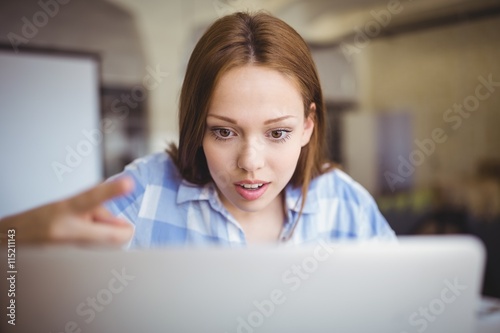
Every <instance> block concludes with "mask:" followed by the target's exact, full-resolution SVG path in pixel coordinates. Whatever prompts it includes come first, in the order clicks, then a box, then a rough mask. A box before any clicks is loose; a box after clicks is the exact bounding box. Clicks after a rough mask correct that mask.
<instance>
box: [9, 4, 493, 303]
mask: <svg viewBox="0 0 500 333" xmlns="http://www.w3.org/2000/svg"><path fill="white" fill-rule="evenodd" d="M258 9H264V10H267V11H269V12H271V13H272V14H274V15H276V16H278V17H280V18H282V19H283V20H285V21H286V22H287V23H289V24H290V25H291V26H292V27H294V28H295V29H296V30H297V31H298V32H299V33H300V34H301V35H302V36H303V37H304V38H305V40H306V41H307V42H308V43H309V45H310V47H311V50H312V53H313V56H314V58H315V61H316V63H317V66H318V71H319V74H320V78H321V82H322V86H323V89H324V95H325V99H326V103H327V106H328V115H329V123H328V128H329V151H330V155H331V158H332V159H334V160H335V161H337V162H339V163H340V164H341V165H342V167H343V168H344V169H345V170H346V171H347V172H348V173H349V174H350V175H352V176H353V177H354V178H355V179H356V180H358V181H359V182H360V183H361V184H362V185H363V186H365V187H366V188H367V189H368V190H369V191H370V192H371V193H372V194H373V195H374V197H375V198H376V199H377V201H378V203H379V207H380V209H381V211H382V212H383V214H384V215H385V216H386V218H387V219H388V221H389V223H390V224H391V225H392V227H393V228H394V230H395V231H396V232H397V233H398V234H400V235H404V234H436V233H472V234H476V235H478V236H479V237H481V238H482V239H483V240H484V241H485V243H486V245H487V248H488V253H489V259H488V260H489V262H488V272H487V280H486V283H485V292H486V293H487V294H491V295H495V296H497V297H500V286H499V285H498V283H495V282H494V281H500V271H499V269H500V265H498V263H500V259H499V258H500V249H499V246H498V245H496V244H499V243H500V242H498V240H499V238H500V217H499V216H500V131H499V130H498V128H499V127H500V126H499V125H500V110H499V109H500V60H499V59H500V39H499V38H498V36H497V35H498V31H499V29H500V1H494V0H437V1H436V0H419V1H410V0H401V1H397V0H356V1H352V0H350V1H347V0H346V1H331V0H312V1H305V0H304V1H301V0H272V1H259V0H213V1H212V0H204V1H201V0H185V1H181V0H178V1H170V0H168V1H161V0H145V1H134V0H107V1H104V0H87V1H81V0H71V1H69V0H59V1H56V0H45V1H44V0H41V1H26V0H21V1H3V2H2V3H1V4H0V43H1V44H3V47H4V48H7V49H9V52H14V54H20V53H23V52H31V51H30V50H38V51H43V52H45V51H50V52H53V51H54V50H55V51H58V52H63V53H64V52H66V53H68V55H69V54H71V53H72V52H85V53H90V54H95V55H96V56H97V57H98V58H99V62H100V63H99V66H100V69H101V72H100V76H101V78H100V85H99V87H97V88H98V91H99V94H100V104H101V107H100V110H99V113H100V117H101V119H107V122H106V123H101V125H103V126H104V125H106V124H107V125H110V126H107V127H106V128H104V127H99V129H100V130H101V131H102V133H103V134H104V138H103V141H102V148H103V153H102V161H103V170H102V177H103V178H104V177H107V176H109V175H112V174H114V173H116V172H119V171H120V170H121V169H122V168H123V165H125V164H126V163H128V162H130V161H131V160H132V159H134V158H136V157H139V156H142V155H145V154H148V153H150V152H155V151H161V150H163V149H164V148H165V147H166V143H167V142H169V141H176V137H177V103H178V99H179V91H180V87H181V84H182V80H183V75H184V71H185V68H186V64H187V61H188V58H189V55H190V53H191V51H192V49H193V47H194V45H195V43H196V41H197V40H198V38H199V37H200V36H201V34H202V33H203V31H204V30H205V29H206V28H207V27H208V26H209V25H210V23H211V22H213V21H214V20H215V19H217V18H218V17H220V16H222V15H225V14H228V13H231V12H234V11H237V10H258ZM50 52H49V53H50ZM27 74H29V73H27ZM44 79H46V80H50V78H44ZM54 94H57V92H54ZM27 98H28V97H27ZM13 112H15V110H8V109H5V108H3V107H2V106H1V105H0V113H1V114H0V119H7V118H8V117H9V116H10V114H12V113H13ZM47 112H49V111H47ZM111 125H112V126H111ZM40 126H43V121H42V122H41V123H40ZM82 130H84V128H82ZM86 130H91V129H86ZM0 135H2V137H1V138H0V139H1V140H2V141H5V140H10V139H12V138H7V137H5V135H6V134H5V133H2V134H0ZM82 139H85V137H84V136H83V135H82ZM14 143H15V142H14ZM67 144H68V145H72V144H74V143H71V142H68V143H67ZM95 154H101V151H100V150H98V149H96V151H95Z"/></svg>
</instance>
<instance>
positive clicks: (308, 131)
mask: <svg viewBox="0 0 500 333" xmlns="http://www.w3.org/2000/svg"><path fill="white" fill-rule="evenodd" d="M315 119H316V104H315V103H311V105H309V115H308V116H307V118H306V119H304V132H303V133H302V138H301V142H300V144H301V146H302V147H304V146H305V145H307V144H308V143H309V140H310V139H311V135H312V133H313V130H314V121H315Z"/></svg>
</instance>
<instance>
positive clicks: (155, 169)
mask: <svg viewBox="0 0 500 333" xmlns="http://www.w3.org/2000/svg"><path fill="white" fill-rule="evenodd" d="M122 175H129V176H131V177H132V178H133V179H134V180H135V183H136V184H135V189H134V191H133V192H132V193H130V194H129V195H127V196H124V197H120V198H117V199H114V200H110V201H108V202H107V203H106V207H107V208H108V209H109V210H110V211H111V212H112V213H113V214H114V215H116V216H119V217H122V218H124V219H126V220H128V221H130V222H131V223H132V224H133V225H134V226H135V233H134V237H133V238H132V240H131V242H130V244H129V247H130V248H152V247H162V246H179V245H189V246H192V245H194V246H196V245H202V246H203V245H221V246H230V247H241V246H245V245H246V239H245V234H244V232H243V230H242V228H241V227H240V225H239V224H238V222H237V221H236V220H235V219H234V218H233V217H232V216H231V215H230V213H229V212H228V211H227V210H226V208H225V207H224V206H223V205H222V203H221V201H220V199H219V197H218V193H217V191H216V188H215V185H214V184H213V183H209V184H207V185H205V186H198V185H193V184H191V183H189V182H187V181H186V180H183V179H182V177H181V176H180V174H179V172H178V170H177V168H176V166H175V165H174V163H173V161H172V160H171V159H170V157H169V156H168V155H167V154H166V153H157V154H153V155H149V156H146V157H144V158H140V159H138V160H136V161H134V162H133V163H131V164H130V165H128V166H127V167H126V168H125V170H124V171H123V172H122V173H120V174H118V175H116V176H114V177H112V178H111V179H113V178H115V177H120V176H122ZM300 194H301V193H300V188H293V187H291V186H290V185H289V186H287V187H286V188H285V198H286V200H285V203H286V212H287V219H286V222H285V225H284V227H283V230H282V234H281V239H282V240H283V243H284V244H285V245H298V244H306V243H311V242H317V241H319V240H324V241H328V242H339V241H344V240H383V241H394V240H395V239H396V237H395V234H394V232H393V230H392V229H391V228H390V226H389V225H388V223H387V221H386V220H385V219H384V217H383V216H382V215H381V213H380V212H379V210H378V208H377V206H376V204H375V201H374V200H373V198H372V197H371V196H370V194H369V193H368V192H367V191H366V190H365V189H364V188H363V187H362V186H361V185H359V184H358V183H356V182H355V181H354V180H352V179H351V178H350V177H349V176H348V175H346V174H345V173H344V172H342V171H341V170H333V171H330V172H328V173H326V174H324V175H321V176H319V177H317V178H315V179H314V180H313V181H312V182H311V184H310V187H309V192H308V196H307V201H306V203H305V205H304V209H303V213H302V216H301V218H300V220H298V221H297V217H298V214H299V210H300V201H299V199H300ZM292 231H293V232H292Z"/></svg>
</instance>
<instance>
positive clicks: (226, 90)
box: [209, 65, 303, 114]
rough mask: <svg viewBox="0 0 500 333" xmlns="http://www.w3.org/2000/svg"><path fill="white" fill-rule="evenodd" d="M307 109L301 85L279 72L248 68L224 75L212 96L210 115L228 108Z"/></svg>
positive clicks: (283, 110)
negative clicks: (304, 104) (304, 106)
mask: <svg viewBox="0 0 500 333" xmlns="http://www.w3.org/2000/svg"><path fill="white" fill-rule="evenodd" d="M228 108H229V109H232V110H236V109H238V110H246V111H249V112H250V111H252V113H254V112H255V111H256V110H259V109H267V110H269V109H273V110H275V111H276V112H278V113H283V112H285V111H286V110H290V109H292V110H296V109H299V110H303V101H302V94H301V92H300V89H299V87H298V84H296V82H295V81H294V80H292V79H291V78H290V77H288V76H286V75H284V74H282V73H280V72H279V71H277V70H275V69H271V68H268V67H264V66H257V65H246V66H241V67H236V68H233V69H231V70H229V71H228V72H226V73H224V74H223V75H222V76H221V78H220V79H219V82H218V83H217V85H216V87H215V90H214V93H213V95H212V99H211V103H210V107H209V114H210V113H213V112H223V111H225V110H227V109H228Z"/></svg>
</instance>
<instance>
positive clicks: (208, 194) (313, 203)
mask: <svg viewBox="0 0 500 333" xmlns="http://www.w3.org/2000/svg"><path fill="white" fill-rule="evenodd" d="M314 183H315V182H314V180H313V181H312V182H311V186H309V192H308V193H307V200H306V203H305V204H304V209H303V210H302V213H304V214H311V213H314V212H317V211H318V194H317V191H316V186H314V185H315V184H314ZM301 195H302V193H301V188H300V187H293V186H292V185H291V184H288V185H287V186H286V187H285V198H286V199H285V202H286V207H287V210H292V211H295V212H299V211H300V205H301V204H302V198H301ZM216 197H218V196H217V191H216V189H215V185H214V184H213V183H212V182H210V183H207V184H205V185H196V184H193V183H190V182H188V181H187V180H182V182H181V184H180V185H179V190H178V192H177V204H182V203H185V202H188V201H202V200H208V201H213V200H214V199H215V198H216ZM215 201H216V202H217V203H218V204H220V200H215Z"/></svg>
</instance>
